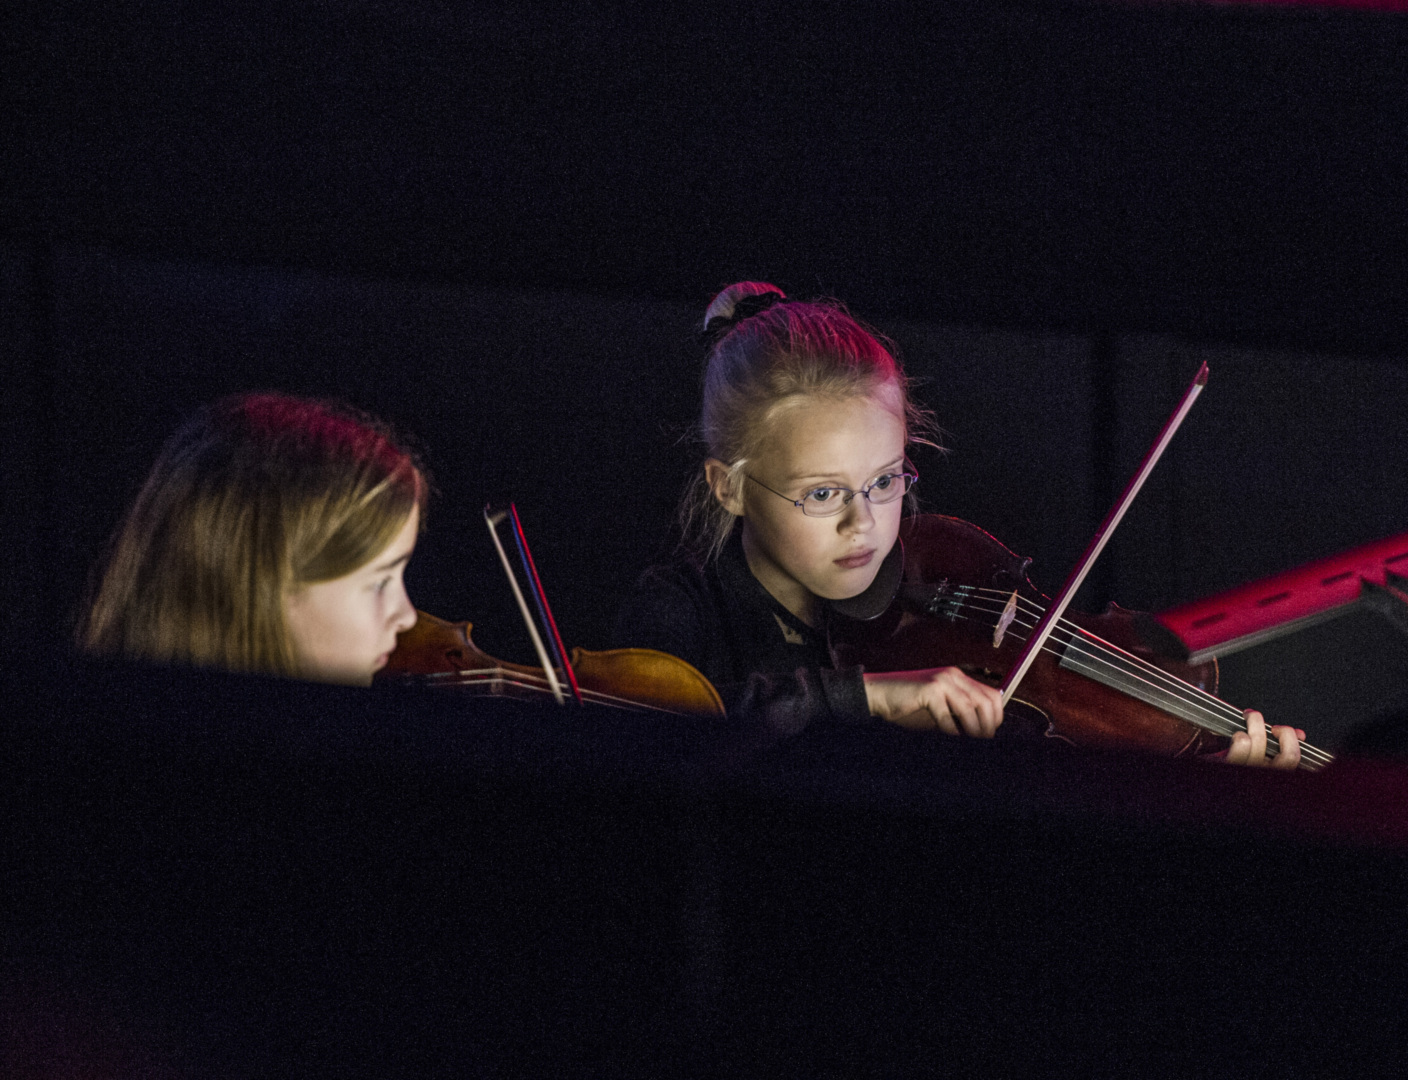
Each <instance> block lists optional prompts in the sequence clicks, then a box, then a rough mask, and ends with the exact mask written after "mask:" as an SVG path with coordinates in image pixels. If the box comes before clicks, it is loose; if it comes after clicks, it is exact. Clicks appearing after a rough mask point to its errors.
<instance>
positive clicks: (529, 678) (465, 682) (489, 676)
mask: <svg viewBox="0 0 1408 1080" xmlns="http://www.w3.org/2000/svg"><path fill="white" fill-rule="evenodd" d="M425 678H426V681H427V683H429V684H430V685H434V686H476V685H479V684H485V685H496V686H503V687H505V688H509V689H514V690H529V691H532V692H533V693H536V694H542V695H543V696H544V697H553V696H554V695H553V692H552V687H551V686H550V685H549V684H548V681H547V677H546V676H533V675H528V674H526V673H520V672H513V673H511V674H510V673H509V672H507V671H506V670H505V669H504V668H480V669H475V670H468V671H437V672H432V673H431V674H429V675H427V676H426V677H425ZM581 691H582V698H583V700H586V701H591V702H593V703H594V704H598V705H605V706H608V707H611V708H617V709H625V710H627V711H629V712H663V713H669V714H670V715H671V716H684V715H686V714H684V713H681V712H679V711H677V710H675V709H667V708H665V707H663V706H658V705H646V704H643V703H642V702H639V701H633V700H632V699H630V698H624V697H618V696H617V695H615V694H607V693H603V692H602V691H600V690H589V689H587V688H586V687H582V688H581Z"/></svg>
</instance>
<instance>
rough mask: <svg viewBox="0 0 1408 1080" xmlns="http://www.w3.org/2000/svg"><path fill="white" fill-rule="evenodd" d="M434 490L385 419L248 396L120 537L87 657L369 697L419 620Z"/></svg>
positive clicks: (208, 423)
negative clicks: (415, 571) (422, 548)
mask: <svg viewBox="0 0 1408 1080" xmlns="http://www.w3.org/2000/svg"><path fill="white" fill-rule="evenodd" d="M426 494H427V485H426V480H425V477H424V475H423V474H422V472H421V470H420V468H419V467H418V466H417V464H416V462H415V460H414V459H413V458H412V456H411V455H410V454H409V453H408V452H407V451H406V450H405V449H403V448H402V447H400V446H399V445H397V443H396V442H395V441H394V440H393V439H392V438H391V436H390V434H389V433H388V432H387V430H386V429H385V428H384V427H383V426H382V425H381V424H379V423H377V422H376V421H374V420H372V419H370V418H369V417H366V416H363V415H361V414H358V413H356V412H353V411H352V410H350V409H347V408H345V407H342V406H339V405H335V404H330V403H326V402H319V401H310V400H305V399H301V398H294V397H287V396H284V395H280V394H245V395H240V396H236V397H231V398H226V399H224V400H222V401H220V402H218V403H216V404H215V405H213V406H211V407H209V408H206V409H204V410H202V411H201V412H200V413H199V414H198V415H197V416H196V417H194V418H193V419H192V420H191V421H190V422H189V423H188V424H186V425H185V426H184V427H183V428H182V429H181V430H180V431H178V432H177V433H176V434H175V435H174V436H173V437H172V438H171V439H170V440H169V441H168V442H167V444H166V446H165V447H164V449H163V450H162V452H161V455H160V456H159V457H158V459H157V461H156V464H155V465H154V466H153V467H152V470H151V473H150V475H149V476H148V477H147V480H146V482H145V484H144V485H143V487H142V489H141V492H140V494H139V495H138V496H137V499H136V502H135V503H134V504H133V506H132V508H131V509H130V510H129V512H128V514H127V516H126V518H125V520H124V521H123V523H122V525H121V527H120V528H119V530H118V532H117V535H116V536H115V537H114V539H113V543H112V547H111V553H110V555H109V557H108V560H107V563H106V567H105V569H104V572H103V574H102V577H101V580H100V583H99V585H98V587H97V589H96V592H95V594H94V598H93V601H92V604H91V605H90V607H89V609H88V612H87V614H86V616H85V618H84V619H83V621H82V624H81V625H80V627H79V632H78V641H79V645H80V647H82V648H83V649H85V650H87V651H89V652H92V653H96V654H107V655H115V656H124V657H130V658H134V659H141V660H148V661H155V662H159V663H172V664H187V665H196V666H200V667H217V668H226V669H229V670H234V671H251V672H265V673H269V674H275V675H284V676H290V677H296V678H305V679H313V680H319V681H326V682H337V683H350V684H367V683H370V682H371V678H372V675H373V674H374V673H375V672H376V670H377V669H379V668H380V667H381V666H382V665H384V664H385V663H386V660H387V657H388V656H389V655H390V653H391V651H392V650H393V649H394V648H395V646H396V635H397V634H398V633H399V632H400V631H402V630H405V629H407V628H409V627H410V626H411V625H412V624H413V623H414V622H415V609H414V608H413V607H412V606H411V604H410V601H409V599H408V598H407V596H406V589H405V584H404V580H403V574H404V571H405V567H406V564H407V562H408V561H409V559H410V557H411V553H412V551H413V550H414V548H415V542H416V537H417V535H418V533H419V530H420V527H421V522H422V518H423V512H424V508H425V502H426Z"/></svg>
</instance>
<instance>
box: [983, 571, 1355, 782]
mask: <svg viewBox="0 0 1408 1080" xmlns="http://www.w3.org/2000/svg"><path fill="white" fill-rule="evenodd" d="M984 591H987V592H994V593H996V592H997V591H996V590H984ZM997 595H1001V594H1000V593H998V594H997ZM1022 599H1023V601H1024V604H1023V606H1024V608H1025V609H1026V610H1027V611H1028V612H1029V613H1032V614H1034V613H1036V612H1038V611H1039V610H1040V609H1039V608H1037V607H1036V605H1034V604H1033V603H1032V602H1030V601H1026V600H1025V598H1022ZM974 606H975V607H976V606H977V605H974ZM980 610H986V611H987V613H989V614H992V613H993V612H992V610H991V609H980ZM1061 622H1062V624H1065V623H1066V620H1061ZM1019 625H1021V626H1023V627H1024V628H1027V629H1030V625H1032V624H1027V623H1019ZM1061 629H1063V630H1065V631H1066V634H1067V637H1066V638H1065V639H1064V640H1065V641H1066V643H1067V644H1070V643H1071V642H1073V641H1075V642H1079V644H1080V646H1081V651H1082V652H1085V653H1086V654H1087V655H1090V654H1092V653H1094V652H1095V651H1099V652H1103V653H1105V654H1107V655H1109V656H1117V657H1119V659H1120V660H1122V661H1123V662H1124V665H1125V666H1134V665H1137V666H1138V667H1139V668H1140V669H1141V670H1142V672H1143V673H1144V674H1145V675H1152V676H1153V679H1148V678H1145V679H1142V680H1141V681H1143V682H1144V683H1145V685H1149V686H1151V687H1152V686H1153V684H1154V683H1155V681H1157V682H1158V683H1161V684H1163V685H1162V686H1160V687H1158V689H1160V690H1162V692H1164V693H1165V694H1167V695H1168V696H1169V697H1172V698H1175V699H1177V700H1180V701H1182V702H1183V703H1184V704H1186V705H1188V706H1189V707H1191V708H1196V709H1199V710H1200V711H1202V712H1206V713H1213V714H1214V715H1216V713H1217V712H1219V711H1220V712H1222V713H1223V716H1221V717H1218V718H1217V719H1218V721H1219V723H1218V724H1217V725H1216V726H1214V725H1213V724H1208V725H1206V726H1208V727H1209V728H1210V729H1211V730H1216V729H1217V727H1223V728H1224V730H1223V731H1221V734H1229V735H1230V734H1233V733H1235V732H1236V731H1245V730H1246V726H1245V723H1244V721H1243V718H1242V715H1241V713H1240V712H1238V711H1237V709H1236V708H1235V707H1234V706H1231V705H1229V704H1228V703H1226V702H1224V701H1222V700H1221V699H1220V698H1218V697H1216V696H1214V695H1212V694H1209V693H1207V691H1205V690H1202V689H1200V688H1199V687H1196V686H1193V685H1192V684H1191V683H1188V682H1186V681H1184V680H1182V679H1179V678H1178V677H1177V676H1175V675H1172V674H1171V673H1169V672H1166V671H1163V670H1162V669H1161V668H1159V667H1157V666H1156V665H1153V664H1150V663H1149V662H1147V661H1145V660H1143V659H1141V658H1140V657H1138V656H1135V655H1134V654H1132V653H1128V652H1126V651H1125V650H1123V649H1120V648H1119V647H1118V646H1115V645H1112V644H1110V643H1108V642H1103V641H1102V640H1101V639H1099V638H1098V637H1095V636H1094V635H1091V634H1089V632H1088V631H1082V630H1081V629H1080V628H1079V627H1075V628H1074V631H1072V629H1071V625H1069V624H1068V625H1063V626H1062V627H1061ZM1053 636H1055V635H1054V634H1053ZM1066 662H1067V664H1068V666H1071V667H1077V666H1079V667H1084V668H1086V669H1087V670H1090V671H1095V670H1098V669H1096V668H1093V667H1091V666H1090V665H1088V664H1080V661H1079V658H1078V657H1070V658H1068V659H1067V661H1066ZM1107 663H1110V662H1109V661H1107ZM1110 666H1111V667H1112V668H1115V669H1116V670H1122V671H1123V668H1121V667H1120V665H1115V664H1113V663H1111V664H1110ZM1124 673H1126V674H1128V672H1124ZM1268 743H1269V745H1271V746H1272V747H1273V748H1279V745H1280V744H1279V740H1277V739H1276V737H1275V736H1274V735H1270V734H1268ZM1303 756H1304V757H1306V758H1308V759H1311V760H1316V761H1318V762H1319V763H1321V764H1328V763H1329V761H1331V760H1333V757H1332V755H1329V754H1326V753H1325V752H1324V751H1322V750H1319V749H1317V748H1316V747H1311V746H1304V744H1303Z"/></svg>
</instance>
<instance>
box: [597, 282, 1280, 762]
mask: <svg viewBox="0 0 1408 1080" xmlns="http://www.w3.org/2000/svg"><path fill="white" fill-rule="evenodd" d="M704 335H705V341H706V345H707V347H708V359H707V366H706V369H705V377H704V404H703V412H702V415H701V419H700V433H701V435H702V437H703V440H704V442H705V444H706V446H707V449H708V457H707V459H706V460H705V462H704V464H703V467H702V468H701V469H700V471H699V474H698V476H697V477H696V480H695V482H694V485H693V487H692V488H691V490H690V491H689V493H688V494H687V495H686V497H685V500H684V503H683V505H682V506H681V513H680V517H681V522H682V525H683V531H684V540H683V545H682V550H683V553H684V557H683V558H681V559H680V560H679V561H678V562H676V563H675V564H673V565H670V566H666V567H657V568H654V569H652V570H649V571H647V572H646V573H645V575H644V576H643V577H642V578H641V579H640V581H639V582H638V584H637V586H636V589H635V590H634V592H633V593H632V594H631V596H630V597H629V598H628V599H627V602H626V604H625V605H624V607H623V609H622V612H621V615H620V618H619V619H618V623H617V633H618V636H619V638H620V639H621V640H622V641H629V642H630V644H632V645H638V646H647V647H650V648H656V649H660V650H661V651H664V652H668V653H673V654H674V655H676V656H680V657H682V658H683V659H685V660H688V661H689V662H690V663H692V664H693V665H694V666H695V667H697V668H699V669H700V670H701V671H702V672H703V673H704V674H705V675H706V676H708V677H709V678H710V679H711V680H712V681H713V682H714V683H715V685H716V686H718V687H719V690H720V693H721V694H722V696H723V697H724V701H725V703H726V705H727V706H728V708H729V711H730V712H731V713H739V714H747V715H751V716H755V717H758V718H760V719H761V720H762V722H763V723H764V724H765V725H766V726H767V727H768V728H770V729H771V730H772V731H773V732H774V733H775V734H777V735H788V734H793V733H795V732H797V731H800V730H801V729H802V728H804V727H805V726H807V725H808V724H809V723H812V722H814V721H817V720H824V721H833V722H842V723H867V722H873V721H872V719H871V718H872V717H877V718H879V719H880V720H884V721H889V722H891V723H895V724H899V725H901V726H903V727H908V728H914V729H932V728H937V729H938V730H940V731H943V732H946V733H947V734H950V735H958V734H963V735H970V736H977V737H982V738H991V737H992V736H993V734H994V733H995V732H996V731H997V729H998V727H999V726H1000V725H1001V723H1002V704H1001V697H1000V694H999V692H998V691H997V690H996V689H994V688H993V687H991V686H988V685H986V684H985V683H982V682H979V681H977V680H976V679H973V678H971V677H969V676H968V675H966V674H965V673H964V672H962V671H960V670H959V669H958V668H955V667H944V668H934V669H931V670H926V671H907V672H892V673H883V674H882V673H874V672H863V671H862V670H861V669H860V668H858V667H850V668H847V667H837V666H835V665H834V663H833V659H832V656H831V654H830V652H829V650H828V647H827V644H826V641H827V639H826V621H827V618H828V605H827V603H826V602H827V601H845V600H848V599H851V598H854V597H857V596H859V595H860V594H862V593H864V592H865V591H866V589H867V588H869V587H870V585H871V583H872V582H873V581H874V580H875V578H876V575H877V573H878V572H879V571H880V568H881V566H882V563H883V562H884V560H885V557H886V556H887V555H888V554H889V553H890V551H891V549H892V548H894V547H895V544H896V540H897V538H898V537H899V535H900V530H901V519H902V516H903V510H904V504H905V502H906V501H911V502H912V499H910V500H906V498H905V496H906V495H907V493H908V491H909V488H910V487H911V486H912V485H913V484H914V482H915V480H916V477H915V474H914V470H913V468H912V467H911V466H910V465H909V463H908V459H907V457H906V454H905V451H906V448H907V446H908V445H909V444H911V443H915V442H920V443H930V444H931V445H932V443H931V438H932V435H931V433H932V432H933V430H934V428H933V424H932V421H931V420H930V418H929V417H928V416H927V415H926V414H925V412H924V411H923V410H921V409H920V408H919V407H918V406H916V405H915V404H914V402H912V401H911V400H910V397H909V392H908V382H907V380H906V378H905V375H904V372H903V371H902V370H901V368H900V366H899V364H898V363H897V362H896V360H895V359H894V357H893V356H892V355H891V353H890V352H889V350H888V349H886V348H885V347H884V345H882V344H881V343H880V341H878V340H877V339H876V337H875V335H873V334H872V333H870V332H869V331H867V330H866V329H865V328H864V327H862V326H861V325H860V324H859V323H858V322H857V321H856V320H855V319H853V318H852V317H851V316H850V315H849V314H848V313H847V312H846V311H845V310H844V309H843V308H842V307H841V306H840V305H838V304H836V303H831V302H813V303H802V302H797V301H791V300H787V299H786V297H785V296H784V294H783V293H782V291H781V290H780V289H777V288H776V287H775V286H772V285H768V284H764V283H760V282H739V283H737V284H735V285H731V286H729V287H728V288H727V289H725V290H724V291H723V292H721V293H719V295H718V296H716V297H715V298H714V300H713V301H712V303H711V304H710V305H709V308H708V310H707V312H706V313H705V322H704ZM1016 584H1017V582H1013V585H1014V586H1015V585H1016ZM1248 728H1249V729H1250V731H1251V734H1250V735H1248V734H1242V735H1239V736H1238V737H1237V739H1236V740H1235V741H1234V744H1233V747H1232V750H1231V751H1230V752H1229V760H1232V761H1238V762H1242V761H1253V760H1255V761H1258V762H1260V761H1262V760H1264V757H1265V728H1264V725H1263V723H1262V720H1261V717H1260V716H1259V715H1258V714H1255V713H1253V714H1250V715H1249V717H1248ZM1276 730H1277V733H1278V735H1280V737H1281V742H1282V752H1281V754H1280V756H1279V757H1278V758H1277V759H1276V761H1275V764H1277V765H1281V766H1284V767H1293V766H1294V765H1295V764H1296V763H1297V762H1298V760H1299V750H1298V745H1297V742H1296V736H1295V732H1294V730H1293V729H1291V728H1277V729H1276Z"/></svg>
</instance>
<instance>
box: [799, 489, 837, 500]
mask: <svg viewBox="0 0 1408 1080" xmlns="http://www.w3.org/2000/svg"><path fill="white" fill-rule="evenodd" d="M836 490H837V489H836V488H817V489H816V490H815V491H809V492H807V494H806V500H807V501H808V502H813V503H825V502H830V501H831V500H832V499H834V498H835V497H836Z"/></svg>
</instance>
